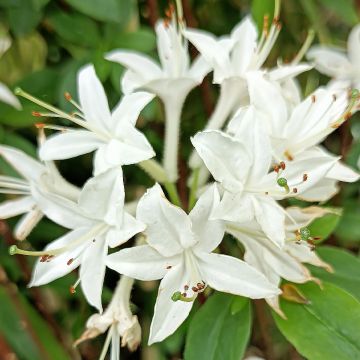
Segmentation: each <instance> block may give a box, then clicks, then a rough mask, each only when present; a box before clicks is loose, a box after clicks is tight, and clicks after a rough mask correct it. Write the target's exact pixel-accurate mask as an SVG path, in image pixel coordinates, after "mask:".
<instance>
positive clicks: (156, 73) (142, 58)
mask: <svg viewBox="0 0 360 360" xmlns="http://www.w3.org/2000/svg"><path fill="white" fill-rule="evenodd" d="M105 58H106V59H107V60H109V61H114V62H117V63H119V64H121V65H123V66H125V67H126V68H128V69H131V71H133V72H134V73H136V74H138V75H139V76H140V77H142V78H143V79H144V82H145V81H149V80H151V79H156V78H160V77H162V72H161V69H160V67H159V65H158V64H156V63H155V61H154V60H153V59H152V58H150V57H149V56H147V55H144V54H141V53H137V52H135V51H126V50H114V51H112V52H110V53H108V54H107V55H106V56H105Z"/></svg>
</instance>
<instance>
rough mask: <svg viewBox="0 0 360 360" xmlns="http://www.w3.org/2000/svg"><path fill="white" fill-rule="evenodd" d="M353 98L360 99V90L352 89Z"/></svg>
mask: <svg viewBox="0 0 360 360" xmlns="http://www.w3.org/2000/svg"><path fill="white" fill-rule="evenodd" d="M351 97H352V98H353V99H357V98H358V97H359V90H358V89H352V91H351Z"/></svg>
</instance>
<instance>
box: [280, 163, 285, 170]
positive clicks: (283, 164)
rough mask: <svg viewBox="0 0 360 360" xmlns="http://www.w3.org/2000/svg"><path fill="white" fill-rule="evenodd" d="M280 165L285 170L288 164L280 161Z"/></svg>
mask: <svg viewBox="0 0 360 360" xmlns="http://www.w3.org/2000/svg"><path fill="white" fill-rule="evenodd" d="M280 167H281V169H282V170H285V167H286V165H285V163H284V162H283V161H281V162H280Z"/></svg>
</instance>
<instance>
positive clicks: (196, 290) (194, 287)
mask: <svg viewBox="0 0 360 360" xmlns="http://www.w3.org/2000/svg"><path fill="white" fill-rule="evenodd" d="M191 290H192V291H193V292H198V291H199V289H198V288H197V287H196V286H193V287H192V288H191Z"/></svg>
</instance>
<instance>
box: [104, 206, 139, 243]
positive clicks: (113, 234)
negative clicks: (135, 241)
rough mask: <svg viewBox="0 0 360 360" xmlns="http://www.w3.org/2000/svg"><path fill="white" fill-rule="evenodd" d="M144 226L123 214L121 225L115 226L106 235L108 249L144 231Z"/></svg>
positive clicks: (128, 215)
mask: <svg viewBox="0 0 360 360" xmlns="http://www.w3.org/2000/svg"><path fill="white" fill-rule="evenodd" d="M145 228H146V225H145V224H144V223H142V222H141V221H139V220H136V219H135V218H134V217H133V216H131V215H130V214H128V213H126V212H125V213H124V215H123V218H122V221H121V223H118V224H117V226H112V227H111V228H110V229H109V230H108V231H107V234H106V241H107V244H108V245H109V246H110V247H115V246H119V245H121V244H123V243H124V242H126V241H127V240H129V239H130V238H132V237H133V236H134V235H136V234H138V233H140V232H142V231H144V230H145Z"/></svg>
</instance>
